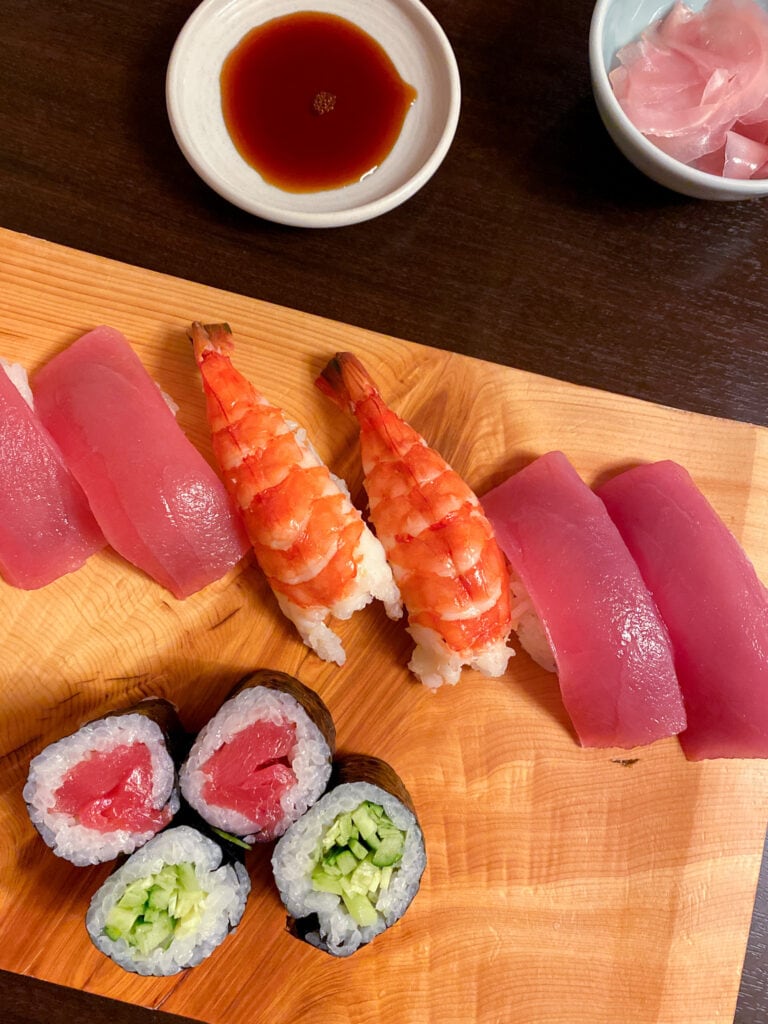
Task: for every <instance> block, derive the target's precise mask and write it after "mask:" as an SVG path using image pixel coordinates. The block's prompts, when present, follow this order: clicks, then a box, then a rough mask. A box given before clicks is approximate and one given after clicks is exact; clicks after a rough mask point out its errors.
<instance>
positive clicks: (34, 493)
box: [0, 367, 106, 590]
mask: <svg viewBox="0 0 768 1024" xmlns="http://www.w3.org/2000/svg"><path fill="white" fill-rule="evenodd" d="M105 543H106V542H105V540H104V537H103V536H102V534H101V531H100V530H99V528H98V526H97V525H96V521H95V520H94V518H93V515H92V514H91V511H90V509H89V507H88V502H87V501H86V499H85V495H84V494H83V492H82V490H81V488H80V486H79V485H78V483H77V481H76V480H75V478H74V477H73V476H72V474H71V473H70V471H69V470H68V469H67V466H66V464H65V462H64V457H63V456H62V453H61V452H60V451H59V449H58V448H57V446H56V444H55V443H54V440H53V438H52V437H51V436H50V434H49V433H48V432H47V430H46V429H45V428H44V426H43V424H42V423H41V422H40V420H39V419H38V417H37V416H36V415H35V413H34V412H33V411H32V410H31V409H30V407H29V405H28V404H27V402H26V401H25V400H24V398H23V397H22V396H21V394H20V393H19V391H18V390H17V388H16V387H15V385H14V384H13V383H12V382H11V380H10V379H9V377H8V375H7V373H6V371H5V370H4V369H3V368H2V367H0V574H2V576H3V578H4V579H5V580H6V581H7V582H8V583H10V584H12V585H13V586H15V587H20V588H22V589H24V590H35V589H37V588H38V587H43V586H45V585H46V584H48V583H52V582H53V581H54V580H56V579H58V578H59V577H60V576H63V575H64V574H65V573H68V572H73V571H74V570H75V569H79V568H80V566H81V565H82V564H83V562H85V560H86V559H87V558H88V557H89V556H90V555H92V554H93V553H94V551H98V550H99V549H100V548H103V547H104V545H105Z"/></svg>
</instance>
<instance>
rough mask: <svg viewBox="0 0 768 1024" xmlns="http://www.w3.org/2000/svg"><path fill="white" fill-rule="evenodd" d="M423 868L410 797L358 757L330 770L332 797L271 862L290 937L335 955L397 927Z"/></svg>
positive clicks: (385, 771) (377, 764) (371, 760)
mask: <svg viewBox="0 0 768 1024" xmlns="http://www.w3.org/2000/svg"><path fill="white" fill-rule="evenodd" d="M426 863H427V858H426V852H425V849H424V838H423V836H422V833H421V829H420V828H419V823H418V821H417V820H416V814H415V811H414V808H413V803H412V802H411V798H410V796H409V794H408V791H407V790H406V788H405V786H404V785H403V783H402V781H401V780H400V778H399V777H398V775H397V774H396V773H395V771H394V770H393V769H392V768H391V767H390V766H389V765H388V764H386V763H385V762H384V761H380V760H379V759H378V758H375V757H365V756H362V755H351V756H349V757H346V758H344V759H342V760H339V761H337V762H336V763H335V765H334V778H333V780H332V783H331V788H330V790H329V791H328V792H327V793H326V794H325V796H323V797H321V798H320V799H319V800H318V802H317V803H316V804H315V805H314V807H312V808H311V809H310V810H309V811H307V813H306V814H305V815H304V816H303V817H302V818H300V819H299V821H297V822H296V823H295V824H294V825H292V826H291V827H290V828H289V829H288V831H287V832H286V834H285V835H284V836H283V838H282V839H281V840H280V841H279V842H278V843H277V846H276V847H275V850H274V853H273V855H272V870H273V872H274V877H275V882H276V883H277V887H278V889H279V890H280V896H281V898H282V901H283V903H284V905H285V907H286V909H287V911H288V913H289V914H290V915H291V916H290V917H289V919H288V928H289V931H290V932H291V933H292V934H293V935H295V936H296V937H297V938H300V939H303V940H304V941H306V942H309V943H310V944H311V945H313V946H317V947H318V949H322V950H324V951H325V952H326V953H331V954H332V955H333V956H350V955H351V954H352V953H354V952H355V950H357V949H359V947H360V946H362V945H364V944H365V943H366V942H370V941H371V939H373V938H375V937H376V936H377V935H379V934H381V932H383V931H384V930H385V929H386V928H389V927H390V926H391V925H393V924H394V923H395V921H398V920H399V919H400V918H401V917H402V916H403V914H404V913H405V911H406V910H407V909H408V907H409V906H410V904H411V901H412V900H413V898H414V896H415V895H416V893H417V892H418V889H419V882H420V880H421V876H422V874H423V872H424V868H425V866H426Z"/></svg>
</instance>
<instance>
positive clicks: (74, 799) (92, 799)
mask: <svg viewBox="0 0 768 1024" xmlns="http://www.w3.org/2000/svg"><path fill="white" fill-rule="evenodd" d="M181 735H182V733H181V727H180V725H179V722H178V718H177V716H176V709H175V708H174V706H173V705H172V704H171V703H170V702H169V701H167V700H163V699H162V698H159V697H152V698H148V699H147V700H143V701H141V702H139V703H138V704H136V705H134V706H132V707H129V708H124V709H122V710H119V711H112V712H110V713H109V714H107V715H104V716H103V717H102V718H98V719H96V720H94V721H92V722H88V723H87V724H86V725H84V726H82V727H81V728H80V729H78V730H77V732H74V733H72V734H71V735H70V736H65V737H64V738H63V739H60V740H57V741H56V742H55V743H51V744H50V745H49V746H47V747H46V748H45V749H44V750H43V751H41V753H39V754H38V755H37V756H36V757H34V758H33V759H32V761H31V763H30V766H29V775H28V776H27V782H26V785H25V787H24V799H25V800H26V803H27V810H28V812H29V816H30V819H31V820H32V823H33V825H34V826H35V828H36V829H37V830H38V832H39V833H40V835H41V836H42V837H43V839H44V840H45V841H46V843H47V844H48V845H49V846H50V847H51V849H52V850H53V852H54V853H55V854H56V855H57V856H59V857H64V858H65V859H66V860H69V861H71V862H72V863H73V864H76V865H78V866H84V865H86V864H99V863H101V862H102V861H108V860H112V859H114V858H115V857H117V856H118V855H120V854H124V853H132V852H133V851H134V850H135V849H137V848H138V847H139V846H142V845H143V844H144V843H146V842H147V840H148V839H151V838H152V836H154V835H155V834H156V833H157V832H159V831H160V829H162V828H165V826H166V825H167V824H168V823H169V822H170V820H171V818H172V817H173V815H174V814H175V813H176V811H177V810H178V808H179V793H178V785H177V778H176V766H175V762H174V754H175V753H176V752H177V747H178V745H179V742H180V737H181Z"/></svg>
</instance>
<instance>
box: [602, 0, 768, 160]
mask: <svg viewBox="0 0 768 1024" xmlns="http://www.w3.org/2000/svg"><path fill="white" fill-rule="evenodd" d="M616 56H617V59H618V61H619V64H620V66H619V67H617V68H615V69H614V70H613V71H612V72H611V74H610V76H609V77H610V79H611V83H612V85H613V88H614V92H615V95H616V98H617V100H618V101H619V103H620V104H621V106H622V108H623V110H624V112H625V113H626V115H627V116H628V117H629V119H630V120H631V121H632V123H633V124H634V125H635V126H636V127H637V128H638V129H639V130H640V131H641V132H642V133H643V134H644V135H646V136H647V137H648V138H649V139H650V141H652V142H653V143H654V144H655V145H657V146H658V147H659V148H660V149H663V150H664V152H666V153H668V154H669V155H670V156H672V157H674V158H675V159H677V160H681V161H682V162H684V163H695V164H696V166H698V167H700V168H703V167H704V166H705V165H703V164H702V163H701V160H702V158H703V157H705V156H706V155H707V154H709V153H713V152H715V151H717V150H719V149H721V148H722V147H723V146H724V145H725V144H726V136H727V133H728V132H729V131H731V130H736V131H738V130H739V129H738V127H737V125H738V124H739V123H740V122H743V123H744V124H749V123H751V122H752V121H753V120H755V121H764V120H765V119H766V114H765V109H766V107H765V104H766V102H767V101H768V14H767V13H766V12H765V11H764V10H763V9H762V8H761V7H760V6H759V4H757V3H755V2H754V0H709V3H707V4H706V5H705V6H704V8H703V9H702V10H701V11H698V12H693V11H692V10H691V9H689V8H688V7H686V6H685V5H684V4H682V3H680V2H679V0H678V2H677V3H676V4H675V5H674V7H673V8H672V10H671V11H670V13H669V14H668V15H667V16H666V17H665V18H663V19H662V20H661V21H659V22H657V23H655V24H654V25H652V26H651V27H650V28H649V29H648V30H647V31H646V32H645V33H643V35H642V37H641V38H640V40H637V41H635V42H633V43H630V44H629V45H628V46H626V47H623V48H622V49H621V50H619V52H618V53H617V55H616ZM760 141H763V140H760ZM726 167H727V161H726ZM725 173H726V174H727V170H726V171H725Z"/></svg>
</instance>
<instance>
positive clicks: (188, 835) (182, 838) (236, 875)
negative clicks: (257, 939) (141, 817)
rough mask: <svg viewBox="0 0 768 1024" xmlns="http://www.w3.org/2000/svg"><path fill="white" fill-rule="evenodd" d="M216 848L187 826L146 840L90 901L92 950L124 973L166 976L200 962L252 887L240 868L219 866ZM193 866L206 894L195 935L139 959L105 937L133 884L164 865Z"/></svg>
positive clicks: (232, 922) (233, 921)
mask: <svg viewBox="0 0 768 1024" xmlns="http://www.w3.org/2000/svg"><path fill="white" fill-rule="evenodd" d="M222 860H223V854H222V851H221V848H220V847H219V846H218V845H217V844H216V843H215V842H213V841H212V840H211V839H209V838H207V837H206V836H204V835H202V834H201V833H200V832H198V831H197V830H196V829H194V828H191V827H190V826H188V825H180V826H178V827H177V828H170V829H167V830H166V831H165V832H161V833H160V834H159V835H157V836H155V837H154V838H153V839H151V840H150V841H149V842H148V843H147V844H146V845H145V846H144V847H143V848H142V849H141V850H139V851H138V852H137V853H134V854H133V856H131V857H129V858H128V860H127V861H126V862H125V863H124V864H123V865H122V867H120V868H118V869H117V870H116V871H115V872H114V873H113V874H112V875H110V877H109V878H108V879H107V880H106V882H105V883H104V884H103V885H102V886H101V888H100V889H99V890H98V891H97V892H96V894H95V895H94V897H93V899H92V900H91V904H90V907H89V909H88V913H87V915H86V920H85V924H86V928H87V930H88V934H89V935H90V937H91V940H92V942H93V943H94V945H95V946H96V947H97V949H99V950H100V951H101V952H102V953H104V954H105V955H106V956H108V957H110V958H111V959H112V960H114V962H115V963H116V964H118V965H119V966H120V967H122V968H124V969H125V970H126V971H133V972H134V973H136V974H144V975H156V976H165V975H169V974H177V973H178V972H179V971H182V970H184V969H185V968H187V967H194V966H195V965H196V964H199V963H201V962H202V961H203V960H205V959H206V958H207V957H209V956H210V955H211V953H212V952H213V951H214V950H215V949H216V947H217V946H219V945H220V944H221V943H222V942H223V940H224V939H225V938H226V937H227V935H228V934H229V933H230V932H231V931H233V930H234V929H235V927H236V926H237V925H238V924H239V922H240V919H241V918H242V916H243V911H244V910H245V904H246V900H247V897H248V893H249V892H250V888H251V883H250V879H249V877H248V872H247V871H246V869H245V867H244V866H243V865H242V864H239V863H234V864H223V863H222ZM184 863H187V864H188V863H192V864H194V867H195V875H196V877H197V881H198V883H199V885H200V888H201V889H202V890H203V891H204V892H205V893H206V896H205V898H204V900H203V902H202V904H201V908H200V909H201V917H200V921H199V922H198V924H197V926H196V928H195V930H194V931H192V932H189V933H187V934H183V935H181V936H179V937H176V936H174V938H173V940H172V941H171V943H170V945H169V946H168V948H167V949H162V948H157V949H153V950H152V951H151V952H150V953H148V954H142V953H141V952H140V951H139V949H137V948H136V947H135V946H131V945H129V943H128V942H127V941H126V940H125V938H123V937H120V938H118V939H111V938H110V937H109V936H108V935H107V934H106V932H105V926H106V922H107V917H108V915H109V912H110V910H111V909H112V908H113V907H114V905H115V904H116V903H117V901H118V900H119V899H120V897H121V896H122V894H123V893H124V892H125V889H126V888H127V887H128V886H129V885H130V884H131V883H132V882H136V881H139V880H141V879H144V878H147V877H149V876H152V875H155V874H157V873H159V872H160V871H161V870H162V869H163V868H164V867H165V866H167V865H174V864H184Z"/></svg>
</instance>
